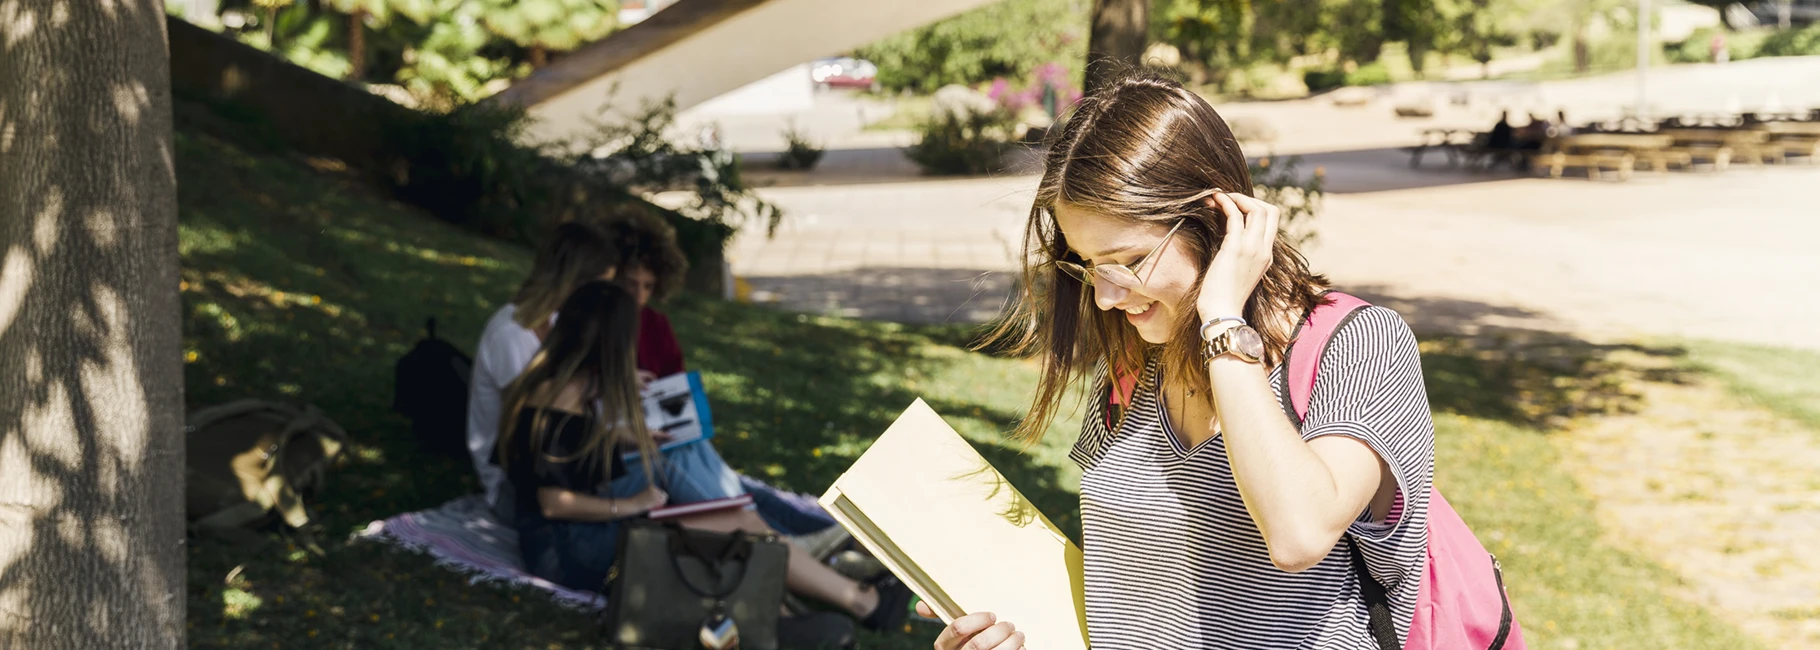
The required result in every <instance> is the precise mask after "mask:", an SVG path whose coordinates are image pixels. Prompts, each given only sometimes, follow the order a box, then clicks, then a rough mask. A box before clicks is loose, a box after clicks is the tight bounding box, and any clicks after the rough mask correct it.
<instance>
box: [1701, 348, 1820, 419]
mask: <svg viewBox="0 0 1820 650" xmlns="http://www.w3.org/2000/svg"><path fill="white" fill-rule="evenodd" d="M1683 345H1684V346H1685V347H1686V348H1687V350H1688V359H1689V361H1691V362H1692V365H1693V367H1694V368H1695V369H1698V370H1702V371H1705V372H1709V373H1712V374H1713V375H1715V376H1717V377H1719V378H1720V379H1721V380H1722V381H1724V383H1725V384H1726V386H1728V387H1729V388H1731V390H1732V392H1734V393H1737V394H1738V395H1740V396H1742V397H1744V398H1745V399H1747V400H1750V401H1751V402H1753V403H1755V404H1757V405H1758V406H1762V407H1764V408H1767V409H1769V410H1771V411H1775V412H1776V413H1778V414H1781V415H1782V416H1784V417H1787V418H1789V419H1792V420H1795V421H1798V422H1801V423H1803V424H1806V425H1807V426H1808V428H1810V429H1814V430H1817V431H1820V372H1815V368H1820V352H1814V351H1811V350H1791V349H1787V348H1772V347H1765V346H1755V345H1743V344H1737V343H1717V342H1712V341H1696V342H1691V343H1685V344H1683Z"/></svg>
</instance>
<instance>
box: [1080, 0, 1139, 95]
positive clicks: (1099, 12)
mask: <svg viewBox="0 0 1820 650" xmlns="http://www.w3.org/2000/svg"><path fill="white" fill-rule="evenodd" d="M1149 30H1150V2H1149V0H1094V2H1093V28H1092V31H1091V32H1089V33H1088V36H1087V75H1086V77H1087V80H1086V83H1084V84H1083V85H1084V86H1086V88H1084V89H1083V90H1084V91H1085V92H1087V93H1088V94H1092V93H1093V92H1094V91H1095V90H1097V89H1099V88H1100V87H1101V86H1104V85H1106V84H1107V83H1108V82H1110V81H1112V80H1113V79H1115V78H1117V77H1118V75H1119V73H1120V72H1122V71H1124V70H1125V69H1128V68H1131V67H1135V66H1137V65H1138V64H1139V63H1141V60H1142V59H1143V57H1144V47H1145V45H1147V43H1146V39H1147V37H1148V36H1149Z"/></svg>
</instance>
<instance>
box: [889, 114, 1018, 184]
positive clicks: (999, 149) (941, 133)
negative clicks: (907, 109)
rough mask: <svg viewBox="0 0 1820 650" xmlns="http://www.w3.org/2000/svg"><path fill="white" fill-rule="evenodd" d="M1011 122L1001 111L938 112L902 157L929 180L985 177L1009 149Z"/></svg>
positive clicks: (925, 124)
mask: <svg viewBox="0 0 1820 650" xmlns="http://www.w3.org/2000/svg"><path fill="white" fill-rule="evenodd" d="M1014 127H1015V122H1014V118H1013V117H1012V116H1011V115H1010V114H1009V113H1006V112H1005V111H1003V110H992V111H975V112H963V111H938V112H937V113H936V114H935V115H934V116H932V117H930V118H929V119H928V120H927V121H925V122H923V124H922V127H921V131H922V135H921V137H920V138H919V139H918V140H917V142H916V144H914V145H911V146H909V147H907V148H905V149H904V155H905V156H906V157H908V158H909V159H910V160H911V161H912V162H915V163H916V164H917V166H918V167H921V168H922V169H923V173H925V174H929V175H932V176H953V175H963V174H985V173H988V172H991V171H995V170H997V169H998V168H999V164H1000V162H1002V161H1003V160H1004V157H1005V153H1006V152H1008V151H1010V149H1011V144H1010V141H1011V138H1012V135H1013V133H1012V131H1013V129H1014Z"/></svg>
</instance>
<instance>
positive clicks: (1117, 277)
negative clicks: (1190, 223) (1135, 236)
mask: <svg viewBox="0 0 1820 650" xmlns="http://www.w3.org/2000/svg"><path fill="white" fill-rule="evenodd" d="M1184 221H1186V220H1185V219H1177V220H1176V222H1175V225H1174V226H1172V227H1170V228H1169V234H1166V235H1163V240H1162V241H1159V242H1157V243H1156V248H1152V249H1150V252H1148V253H1145V254H1144V256H1143V257H1141V258H1138V261H1136V262H1134V263H1133V264H1132V266H1137V267H1142V266H1144V264H1145V263H1146V262H1149V261H1150V260H1151V259H1152V258H1154V257H1156V254H1157V252H1158V251H1161V250H1163V247H1164V246H1168V245H1169V240H1170V239H1171V238H1173V237H1175V232H1176V231H1177V230H1181V229H1182V223H1183V222H1184ZM1054 264H1055V267H1056V268H1059V269H1061V270H1063V271H1067V272H1068V274H1069V275H1072V276H1074V277H1075V279H1078V280H1080V281H1081V283H1082V284H1090V285H1093V290H1094V292H1096V293H1103V292H1104V290H1103V289H1102V288H1101V287H1100V283H1099V281H1100V280H1105V281H1106V282H1107V283H1109V284H1111V285H1112V286H1115V287H1119V288H1121V289H1125V290H1132V289H1142V288H1144V279H1143V278H1141V277H1139V276H1138V273H1137V271H1136V270H1133V269H1132V267H1131V266H1125V265H1124V264H1090V265H1087V266H1081V265H1079V264H1075V263H1074V262H1070V261H1068V260H1055V262H1054ZM1154 268H1155V266H1154V265H1152V269H1154Z"/></svg>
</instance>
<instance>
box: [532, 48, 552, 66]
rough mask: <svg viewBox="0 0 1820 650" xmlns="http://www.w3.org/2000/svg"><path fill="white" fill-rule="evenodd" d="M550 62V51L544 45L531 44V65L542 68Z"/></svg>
mask: <svg viewBox="0 0 1820 650" xmlns="http://www.w3.org/2000/svg"><path fill="white" fill-rule="evenodd" d="M549 64H550V52H549V50H545V49H544V47H543V46H542V45H532V46H531V67H532V68H542V67H544V66H546V65H549Z"/></svg>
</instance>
